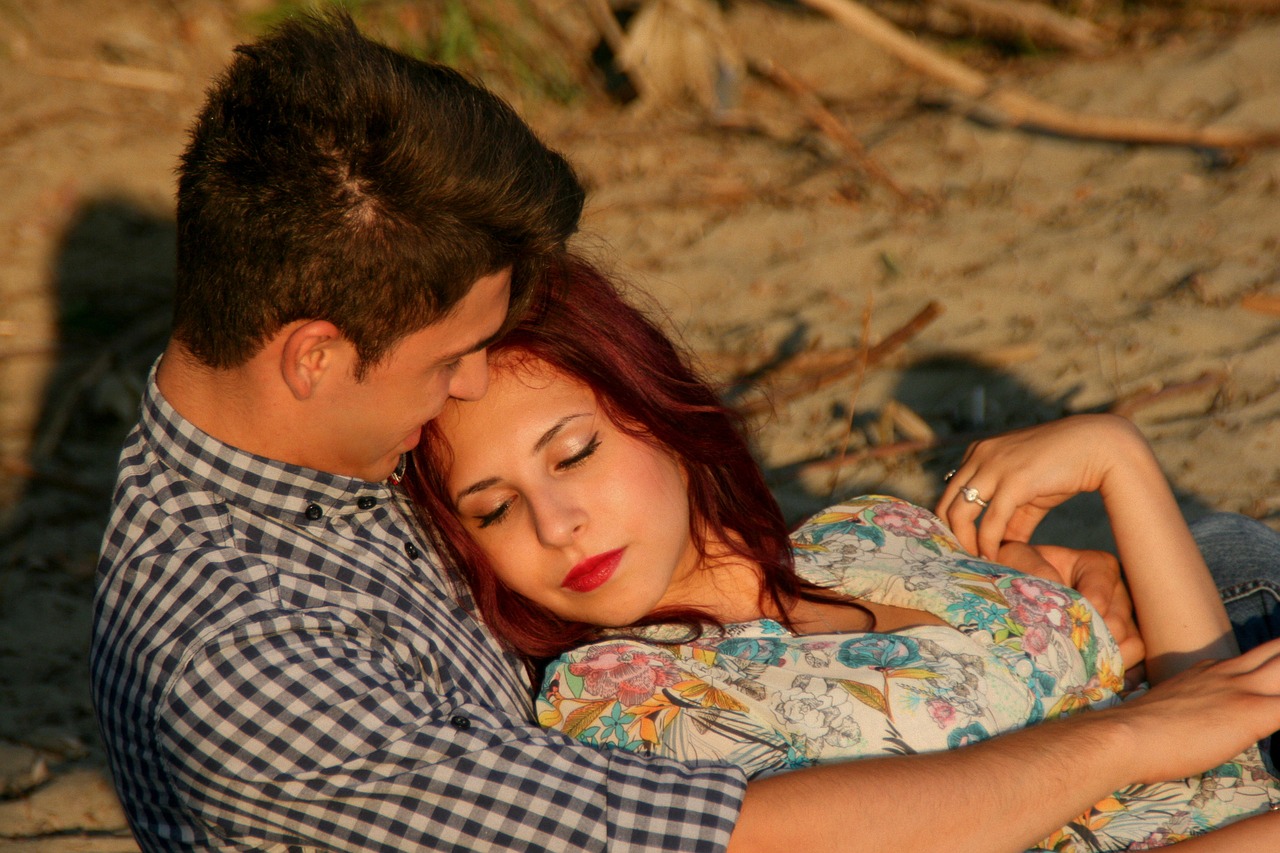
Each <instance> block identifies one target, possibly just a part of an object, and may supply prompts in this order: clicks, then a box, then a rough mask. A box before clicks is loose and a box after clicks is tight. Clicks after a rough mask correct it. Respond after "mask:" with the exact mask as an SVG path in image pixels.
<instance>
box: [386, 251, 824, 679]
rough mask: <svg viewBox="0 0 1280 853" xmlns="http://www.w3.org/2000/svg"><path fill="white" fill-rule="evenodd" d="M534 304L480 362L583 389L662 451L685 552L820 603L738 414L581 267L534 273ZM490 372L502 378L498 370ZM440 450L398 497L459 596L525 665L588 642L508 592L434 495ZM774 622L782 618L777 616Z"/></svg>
mask: <svg viewBox="0 0 1280 853" xmlns="http://www.w3.org/2000/svg"><path fill="white" fill-rule="evenodd" d="M546 274H547V275H548V276H549V277H550V278H551V279H552V280H551V281H550V282H549V285H550V286H549V287H547V288H545V291H546V296H545V298H544V299H543V301H542V302H540V303H539V304H538V305H536V306H534V308H533V309H532V310H531V311H530V313H529V315H528V316H527V317H526V318H525V319H524V320H522V321H521V322H520V323H519V324H517V325H516V326H515V327H514V328H513V329H512V330H511V331H510V332H509V333H508V334H507V335H505V336H504V337H503V338H502V339H501V340H500V341H499V342H498V343H496V344H494V345H493V346H492V347H491V348H490V350H489V355H490V358H491V359H494V360H500V359H503V358H510V357H514V358H515V359H516V360H517V363H518V360H519V359H520V358H521V357H522V356H531V357H533V358H536V359H540V360H541V361H544V362H546V363H547V364H549V365H551V366H552V367H554V368H556V369H557V370H559V371H561V372H563V373H564V374H566V375H568V376H570V377H572V378H574V379H576V380H578V381H580V382H583V383H584V384H586V385H587V386H588V387H590V388H591V389H592V390H593V391H594V392H595V395H596V398H597V399H598V400H599V402H600V405H601V407H602V408H603V409H604V410H605V412H606V414H608V415H609V417H610V418H611V419H612V420H613V422H614V423H615V424H617V425H618V426H619V428H621V429H625V430H627V431H629V432H631V433H633V434H635V435H636V436H638V437H641V438H643V439H644V440H647V441H650V442H652V443H654V444H656V445H657V446H659V447H661V448H662V449H664V450H666V451H668V452H670V453H671V454H672V455H673V456H675V458H676V459H677V460H678V461H679V462H680V464H681V465H682V467H683V469H684V470H685V472H686V474H687V476H688V481H689V508H690V518H691V527H692V534H693V537H694V542H695V544H696V546H697V547H698V549H699V551H701V552H702V553H703V554H704V556H705V554H706V551H705V544H706V542H707V541H708V540H713V541H717V542H723V543H725V544H727V545H728V546H729V547H730V548H731V549H732V550H733V551H735V552H736V553H737V554H738V555H740V556H741V557H744V558H746V559H748V560H750V561H752V562H754V563H757V564H758V565H759V566H760V568H761V578H762V586H761V604H762V606H763V605H765V604H766V603H768V602H772V605H773V606H772V607H770V608H769V609H770V610H771V611H773V612H775V613H778V614H785V613H786V611H787V609H788V608H787V607H786V606H784V605H785V603H786V602H789V601H793V600H795V599H796V598H797V597H799V598H815V599H821V600H829V599H828V598H827V597H825V596H822V595H821V593H820V591H819V590H818V588H817V587H814V586H812V585H811V584H809V583H808V582H806V581H804V580H802V579H801V578H799V577H798V576H797V575H796V573H795V570H794V564H793V561H792V556H791V547H790V540H789V539H788V536H787V529H786V523H785V521H784V520H783V516H782V511H781V509H780V508H779V506H778V503H777V501H776V500H775V499H774V497H773V494H772V493H771V492H770V491H769V488H768V486H767V485H766V484H765V481H764V476H763V474H762V473H761V471H760V466H759V465H758V464H757V463H756V461H755V459H754V458H753V457H752V455H751V451H750V448H749V446H748V444H747V441H746V439H745V437H744V432H743V430H742V426H741V423H740V419H739V418H738V416H737V415H736V414H735V413H733V412H731V411H730V410H729V409H727V408H726V407H725V406H724V405H723V404H722V403H721V402H720V399H719V397H718V396H717V394H716V393H715V391H714V390H713V389H712V387H711V385H710V384H709V383H707V382H706V381H705V380H703V379H702V378H701V377H700V376H699V375H698V374H697V372H696V371H695V370H694V369H693V368H692V367H691V365H690V363H689V361H688V359H686V358H685V356H684V355H683V354H682V353H681V351H680V350H679V349H678V348H677V347H676V345H675V344H674V343H673V342H672V341H671V339H670V338H669V337H667V335H666V334H664V333H663V331H662V330H661V329H660V328H659V327H658V326H657V324H655V323H654V322H653V321H652V320H650V319H649V318H648V317H647V316H646V315H645V314H644V313H643V312H642V311H640V310H639V309H638V308H636V307H635V306H633V305H631V304H629V303H628V302H627V301H625V300H624V299H623V298H622V296H621V295H620V294H619V293H618V291H617V289H616V288H615V287H614V286H613V284H612V283H610V282H609V280H608V279H607V278H605V276H604V275H602V274H601V273H600V272H599V271H597V270H596V269H595V268H594V267H592V266H591V265H590V264H588V263H587V262H586V261H584V260H582V259H580V258H577V257H574V256H571V255H569V256H566V257H565V258H563V259H562V260H561V261H560V262H559V263H557V264H554V265H553V266H552V267H551V268H550V269H549V271H548V272H547V273H546ZM499 369H502V368H499ZM448 454H449V447H448V444H447V442H445V441H444V440H443V438H442V437H441V435H440V432H439V430H438V428H437V427H436V426H435V424H434V423H432V424H428V425H427V426H426V428H425V429H424V431H423V437H422V442H421V444H420V445H419V446H418V448H417V449H416V450H415V451H414V453H413V459H412V464H411V465H410V466H409V470H408V472H407V474H406V477H405V481H404V482H405V487H406V488H407V490H408V493H409V496H410V498H411V499H412V500H413V502H414V504H415V507H416V510H417V512H419V513H420V515H421V516H422V520H423V522H424V527H425V528H426V529H427V530H429V531H431V536H432V538H433V540H434V544H435V545H436V546H437V548H438V549H439V551H440V552H441V555H442V556H443V557H444V559H445V560H446V561H447V563H448V564H449V565H450V566H451V567H452V568H453V570H455V571H456V572H457V573H458V574H460V575H461V576H462V577H463V578H464V579H465V580H466V581H467V584H468V586H470V588H471V591H472V594H473V596H474V598H475V605H476V607H477V609H478V610H479V612H480V615H481V617H482V618H483V619H484V621H485V622H486V623H487V624H488V625H489V627H490V628H491V629H492V630H493V631H494V632H495V633H496V634H497V635H498V637H499V638H501V639H502V640H503V641H504V642H505V643H506V644H508V645H509V646H510V647H511V648H512V649H514V650H515V651H517V652H519V653H521V654H523V655H525V656H526V657H528V658H533V659H539V658H549V657H554V656H556V655H558V654H560V653H562V652H564V651H566V650H568V649H571V648H574V647H575V646H579V645H582V644H583V643H585V642H589V641H591V640H592V639H594V638H595V637H596V635H597V633H598V631H599V629H598V628H597V626H595V625H590V624H587V623H583V622H574V621H569V620H565V619H562V618H560V617H559V616H557V615H555V614H554V613H552V612H551V611H549V610H547V609H546V608H544V607H542V606H541V605H538V604H536V603H534V602H532V601H530V600H529V599H527V598H525V597H524V596H521V595H519V594H518V593H515V592H513V591H511V590H510V589H508V588H507V587H506V586H505V585H503V584H502V583H501V582H500V581H499V580H498V579H497V577H496V576H495V574H494V572H493V570H492V568H491V567H490V564H489V562H488V560H487V559H486V558H485V555H484V553H483V552H482V551H481V550H480V549H479V548H478V547H477V546H476V545H475V542H474V541H473V540H472V538H471V536H470V535H468V533H467V531H466V529H465V527H464V526H463V524H462V521H461V519H459V518H458V516H457V515H456V513H455V511H454V507H453V502H452V500H451V499H450V497H449V492H448V489H447V488H446V486H445V482H444V476H443V472H445V471H447V470H448V466H449V464H450V458H449V455H448ZM784 618H785V616H784ZM657 622H684V623H686V624H689V625H690V627H691V628H692V629H694V630H695V631H697V630H699V628H700V626H701V625H703V624H707V623H711V624H715V623H716V620H715V619H714V618H713V617H711V616H709V615H708V614H706V613H703V612H701V611H697V610H693V609H689V608H664V609H663V610H661V611H656V612H654V613H652V614H650V615H649V616H648V617H646V619H645V620H644V623H645V624H652V623H657Z"/></svg>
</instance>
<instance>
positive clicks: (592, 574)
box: [560, 548, 626, 592]
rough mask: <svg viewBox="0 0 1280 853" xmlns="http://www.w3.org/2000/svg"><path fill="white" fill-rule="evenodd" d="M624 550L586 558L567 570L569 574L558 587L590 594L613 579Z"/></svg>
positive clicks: (619, 549) (618, 549) (620, 549)
mask: <svg viewBox="0 0 1280 853" xmlns="http://www.w3.org/2000/svg"><path fill="white" fill-rule="evenodd" d="M625 550H626V549H625V548H617V549H615V550H613V551H605V552H604V553H603V554H596V555H595V556H594V557H587V558H586V559H585V560H583V561H582V562H581V563H578V565H576V566H574V567H573V568H572V569H570V570H569V574H567V575H565V578H564V581H563V582H562V583H561V584H560V586H562V587H564V588H565V589H571V590H573V591H574V592H591V590H593V589H595V588H597V587H599V586H600V585H601V584H603V583H604V582H605V581H607V580H608V579H609V578H611V577H613V573H614V571H616V570H617V568H618V564H619V563H620V562H622V552H623V551H625Z"/></svg>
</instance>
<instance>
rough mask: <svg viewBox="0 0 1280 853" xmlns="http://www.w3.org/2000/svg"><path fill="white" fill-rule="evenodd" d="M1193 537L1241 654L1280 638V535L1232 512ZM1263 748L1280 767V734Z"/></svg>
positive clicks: (1197, 525) (1199, 525) (1208, 519)
mask: <svg viewBox="0 0 1280 853" xmlns="http://www.w3.org/2000/svg"><path fill="white" fill-rule="evenodd" d="M1191 533H1192V535H1194V536H1195V539H1196V544H1197V545H1198V546H1199V547H1200V552H1201V553H1202V554H1203V555H1204V559H1205V562H1206V563H1208V564H1209V571H1210V572H1211V573H1212V574H1213V579H1214V581H1215V582H1216V583H1217V584H1218V591H1219V592H1220V593H1221V595H1222V602H1223V604H1225V605H1226V606H1227V615H1228V616H1230V617H1231V626H1232V627H1233V628H1234V629H1235V634H1236V640H1237V642H1238V643H1239V644H1240V651H1242V652H1243V651H1248V650H1249V649H1251V648H1253V647H1254V646H1257V645H1259V644H1261V643H1264V642H1266V641H1267V640H1272V639H1275V638H1276V637H1280V533H1277V532H1276V531H1275V530H1272V529H1271V528H1270V527H1268V526H1266V525H1265V524H1263V523H1262V522H1260V521H1255V520H1254V519H1252V518H1248V517H1246V516H1243V515H1236V514H1234V513H1228V512H1222V513H1215V514H1213V515H1208V516H1205V517H1204V518H1201V519H1199V520H1197V521H1196V522H1194V523H1193V524H1192V525H1191ZM1262 748H1263V752H1264V753H1268V754H1269V757H1270V758H1271V762H1272V766H1273V767H1280V733H1277V734H1275V735H1272V736H1271V738H1270V744H1269V745H1268V744H1267V743H1266V742H1265V741H1264V742H1263V744H1262Z"/></svg>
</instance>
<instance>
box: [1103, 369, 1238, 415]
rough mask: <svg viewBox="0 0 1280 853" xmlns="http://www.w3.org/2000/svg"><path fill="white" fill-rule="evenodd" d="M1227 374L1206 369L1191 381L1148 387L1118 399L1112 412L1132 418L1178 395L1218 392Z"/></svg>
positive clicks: (1113, 405)
mask: <svg viewBox="0 0 1280 853" xmlns="http://www.w3.org/2000/svg"><path fill="white" fill-rule="evenodd" d="M1226 381H1227V375H1226V374H1225V373H1223V372H1221V371H1218V370H1211V371H1206V372H1205V373H1202V374H1200V375H1199V376H1198V377H1196V378H1195V379H1193V380H1191V381H1190V382H1175V383H1172V384H1168V385H1162V386H1160V387H1159V388H1155V389H1146V390H1143V391H1139V392H1138V393H1136V394H1130V395H1129V396H1128V397H1124V398H1122V399H1120V400H1117V401H1116V402H1115V403H1114V404H1112V406H1111V409H1110V411H1111V414H1113V415H1120V416H1121V417H1124V418H1129V419H1132V418H1133V416H1134V415H1136V414H1137V413H1138V412H1139V411H1141V410H1142V409H1145V408H1147V407H1148V406H1154V405H1156V404H1157V403H1164V402H1167V401H1169V400H1173V399H1177V398H1178V397H1187V396H1190V395H1193V394H1202V393H1204V392H1206V391H1214V392H1217V391H1218V390H1219V389H1221V388H1222V386H1223V385H1225V384H1226Z"/></svg>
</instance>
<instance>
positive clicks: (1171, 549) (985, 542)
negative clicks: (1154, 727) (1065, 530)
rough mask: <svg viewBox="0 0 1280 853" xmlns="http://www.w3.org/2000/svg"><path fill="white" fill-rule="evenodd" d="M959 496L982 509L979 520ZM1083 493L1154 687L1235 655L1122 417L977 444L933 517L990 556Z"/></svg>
mask: <svg viewBox="0 0 1280 853" xmlns="http://www.w3.org/2000/svg"><path fill="white" fill-rule="evenodd" d="M965 489H974V490H976V491H977V494H978V495H980V496H981V497H982V498H983V499H984V500H985V501H986V502H987V504H988V505H987V506H986V507H985V513H984V508H983V507H982V506H981V505H980V504H978V503H976V502H972V501H969V500H967V499H966V497H965V493H964V490H965ZM1086 491H1097V492H1100V493H1101V495H1102V499H1103V503H1104V505H1105V506H1106V509H1107V514H1108V516H1109V518H1110V520H1111V525H1112V529H1113V532H1114V534H1115V539H1116V546H1117V550H1118V551H1119V555H1120V560H1121V562H1122V563H1123V565H1124V567H1125V569H1124V570H1125V580H1126V582H1127V583H1128V586H1129V591H1130V594H1131V596H1132V599H1133V604H1134V609H1135V612H1136V614H1137V618H1138V624H1139V625H1140V626H1141V629H1142V638H1143V641H1144V642H1145V646H1146V662H1147V672H1148V676H1149V677H1150V678H1151V680H1152V681H1153V682H1154V681H1159V680H1161V679H1164V678H1167V677H1168V676H1169V675H1171V674H1173V673H1175V672H1178V671H1181V670H1182V669H1185V668H1186V667H1187V666H1189V665H1190V664H1192V663H1194V662H1195V661H1197V660H1204V659H1216V658H1222V657H1227V656H1230V655H1232V654H1235V652H1236V648H1235V641H1234V638H1233V637H1232V633H1231V624H1230V622H1229V620H1228V619H1227V615H1226V611H1225V610H1224V609H1223V607H1222V604H1221V601H1220V600H1219V597H1218V594H1217V589H1216V587H1215V586H1214V584H1213V579H1212V577H1211V576H1210V575H1209V571H1208V569H1207V568H1206V567H1205V565H1204V561H1203V559H1202V558H1201V556H1200V552H1199V550H1198V549H1197V548H1196V545H1195V542H1194V540H1193V539H1192V537H1191V533H1190V531H1189V530H1188V529H1187V526H1186V523H1185V522H1184V520H1183V518H1182V513H1181V511H1180V510H1179V508H1178V505H1177V502H1176V501H1175V499H1174V497H1173V492H1172V490H1171V489H1170V488H1169V484H1168V482H1167V481H1166V480H1165V478H1164V475H1163V473H1162V472H1161V471H1160V467H1159V465H1158V463H1157V461H1156V459H1155V455H1154V454H1153V453H1152V452H1151V449H1150V447H1149V445H1148V444H1147V443H1146V440H1145V439H1144V438H1143V437H1142V434H1141V433H1140V432H1139V431H1138V430H1137V428H1136V427H1134V426H1133V425H1132V424H1131V423H1130V422H1129V421H1127V420H1124V419H1123V418H1119V417H1115V416H1112V415H1082V416H1077V417H1072V418H1065V419H1063V420H1061V421H1055V422H1053V423H1049V424H1044V425H1042V426H1038V427H1031V428H1029V429H1024V430H1018V431H1016V432H1012V433H1008V434H1006V435H1002V436H997V437H996V438H993V439H989V440H987V441H983V442H979V443H977V444H975V445H974V446H973V447H971V448H970V450H969V453H968V455H967V456H966V458H965V461H964V463H963V464H962V465H961V467H960V469H959V470H958V472H957V474H956V476H954V477H953V478H952V479H951V480H950V482H949V483H948V485H947V488H946V490H945V491H944V493H943V496H942V499H941V500H940V501H939V506H938V510H939V514H940V515H942V516H943V517H944V518H946V519H947V521H948V522H949V523H950V524H951V526H952V529H953V530H954V531H955V533H956V535H957V537H958V538H959V539H960V541H961V542H962V543H963V544H964V545H965V546H966V547H969V548H972V549H975V550H977V551H978V552H979V553H981V554H982V555H983V556H985V557H989V558H997V557H998V554H999V551H1000V548H1001V546H1002V544H1003V543H1005V542H1008V541H1014V542H1027V541H1029V539H1030V536H1031V534H1032V532H1033V531H1034V530H1035V528H1036V525H1038V524H1039V522H1040V520H1041V519H1043V518H1044V516H1045V514H1046V513H1047V512H1048V511H1049V510H1050V509H1052V508H1053V507H1055V506H1057V505H1058V504H1061V503H1062V502H1063V501H1065V500H1067V499H1068V498H1070V497H1072V496H1073V495H1076V494H1079V493H1080V492H1086ZM980 514H982V520H981V525H980V526H979V525H978V516H979V515H980Z"/></svg>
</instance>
